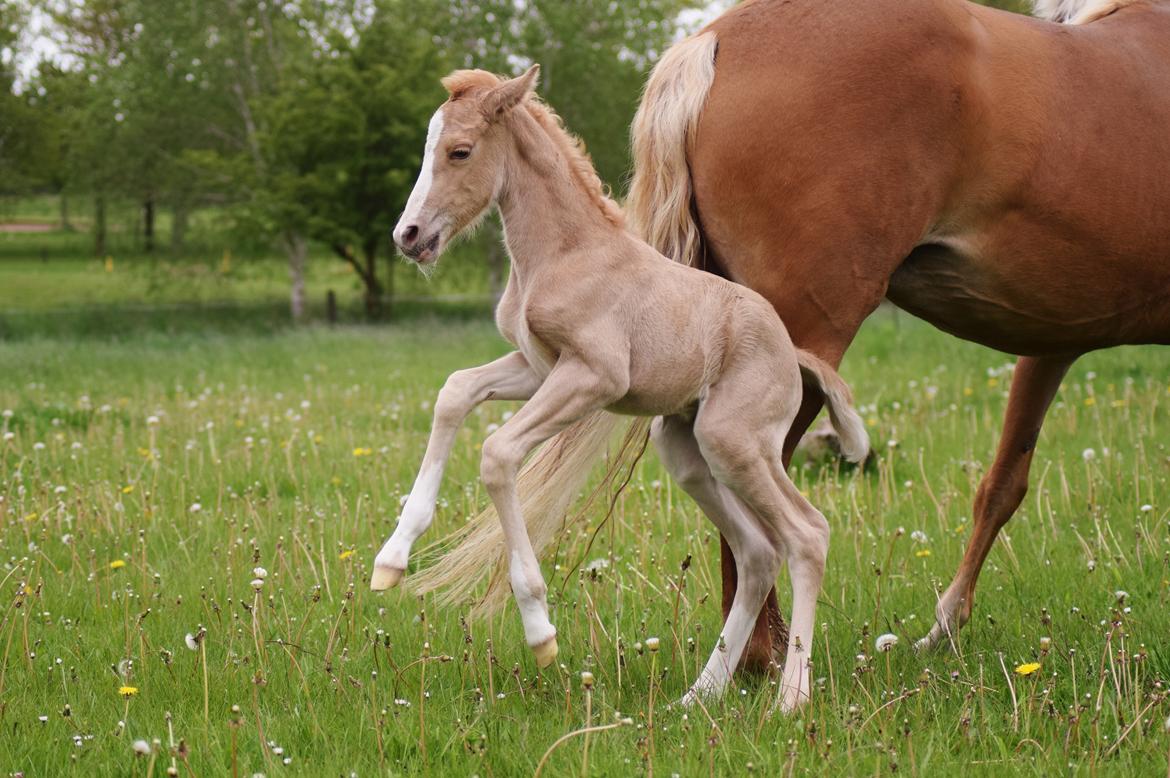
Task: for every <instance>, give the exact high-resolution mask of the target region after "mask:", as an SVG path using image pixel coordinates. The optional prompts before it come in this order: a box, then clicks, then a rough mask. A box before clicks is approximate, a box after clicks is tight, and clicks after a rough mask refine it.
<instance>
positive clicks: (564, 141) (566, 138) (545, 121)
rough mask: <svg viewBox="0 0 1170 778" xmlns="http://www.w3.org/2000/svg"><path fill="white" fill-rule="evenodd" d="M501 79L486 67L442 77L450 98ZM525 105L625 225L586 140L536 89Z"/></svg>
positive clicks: (581, 180) (582, 181) (588, 188)
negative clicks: (575, 132) (537, 93)
mask: <svg viewBox="0 0 1170 778" xmlns="http://www.w3.org/2000/svg"><path fill="white" fill-rule="evenodd" d="M502 83H503V81H502V80H501V79H500V77H499V76H497V75H495V74H494V73H489V72H487V71H486V70H456V71H455V72H454V73H452V74H451V75H449V76H447V77H446V78H444V79H443V86H445V87H446V88H447V91H448V92H449V93H450V94H451V100H459V99H462V98H467V97H478V96H482V93H483V92H486V91H487V90H490V89H492V88H494V87H497V86H499V85H500V84H502ZM523 107H524V109H525V110H526V111H527V112H528V115H529V116H531V117H532V118H533V119H534V120H535V121H536V123H537V125H539V126H540V128H541V129H543V130H544V132H545V134H546V135H548V137H549V139H550V140H551V141H552V142H553V143H554V144H555V145H556V147H557V149H558V150H559V151H560V152H561V154H563V155H564V157H565V159H566V160H568V162H569V171H570V172H571V174H572V177H573V180H574V181H576V182H577V184H578V186H580V187H581V189H582V190H584V192H585V194H587V195H588V196H589V199H590V200H592V201H593V204H594V205H596V206H597V208H598V209H599V210H600V211H601V213H602V214H603V215H604V216H605V218H606V219H608V220H609V221H610V222H611V223H612V224H614V225H616V226H618V227H621V226H623V225H624V224H625V217H624V215H623V214H622V210H621V208H619V207H618V204H617V203H615V202H614V201H613V199H612V198H611V197H610V196H609V193H608V192H607V190H606V187H605V185H604V184H603V183H602V182H601V177H600V176H598V175H597V170H596V169H595V168H594V167H593V160H592V159H590V157H589V153H588V152H587V151H586V150H585V143H584V142H583V141H582V140H581V139H580V138H578V137H577V136H576V135H574V134H572V133H571V132H569V130H568V129H567V128H566V127H565V123H564V121H563V120H562V119H561V117H560V116H558V115H557V113H556V111H554V110H553V109H552V108H551V107H549V105H548V104H547V103H545V102H544V101H543V100H541V99H540V97H538V96H537V95H536V93H535V92H533V93H531V94H529V95H528V97H527V98H526V99H525V100H524V103H523Z"/></svg>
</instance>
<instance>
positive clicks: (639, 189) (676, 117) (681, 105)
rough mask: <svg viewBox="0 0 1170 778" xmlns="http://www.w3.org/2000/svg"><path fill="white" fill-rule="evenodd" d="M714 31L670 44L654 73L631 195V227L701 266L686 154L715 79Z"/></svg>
mask: <svg viewBox="0 0 1170 778" xmlns="http://www.w3.org/2000/svg"><path fill="white" fill-rule="evenodd" d="M715 49H716V40H715V33H714V32H709V31H708V32H702V33H699V34H698V35H694V36H692V37H690V38H687V39H686V40H684V41H682V42H680V43H676V44H675V45H674V46H672V47H670V49H668V50H667V52H666V53H665V54H663V55H662V59H661V60H659V61H658V64H657V65H656V66H655V67H654V72H653V73H651V74H650V80H649V81H648V82H646V91H645V93H644V94H643V95H642V104H641V105H640V106H638V113H637V114H636V115H635V116H634V126H633V129H632V130H631V136H632V141H633V147H634V176H633V180H632V181H631V182H630V195H629V197H628V198H627V200H626V216H627V218H628V219H629V224H630V227H631V228H632V229H633V230H634V232H635V233H637V234H638V235H639V236H640V237H641V238H642V239H643V240H645V241H646V242H647V243H649V244H650V245H651V246H653V247H654V248H656V249H658V250H659V251H661V252H662V253H663V254H665V255H666V256H668V257H670V258H671V259H673V260H675V261H676V262H682V263H683V264H685V265H694V266H698V265H699V264H700V262H701V260H702V254H703V239H702V235H701V233H700V231H699V224H698V221H697V220H696V219H695V214H694V209H693V204H692V199H693V191H692V187H691V171H690V167H689V165H688V164H687V156H688V154H689V152H690V151H691V148H692V145H693V143H694V138H695V131H696V128H697V126H698V123H699V115H700V114H701V113H702V112H703V106H704V105H705V104H706V102H707V93H708V91H710V89H711V83H712V81H714V80H715Z"/></svg>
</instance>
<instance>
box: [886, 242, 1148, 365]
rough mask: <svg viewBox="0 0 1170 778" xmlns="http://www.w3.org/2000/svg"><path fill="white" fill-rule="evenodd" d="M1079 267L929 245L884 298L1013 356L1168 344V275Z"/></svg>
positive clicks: (915, 253)
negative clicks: (1137, 274)
mask: <svg viewBox="0 0 1170 778" xmlns="http://www.w3.org/2000/svg"><path fill="white" fill-rule="evenodd" d="M1074 265H1075V263H1071V262H1070V263H1062V262H1061V261H1060V260H1059V259H1056V258H1052V259H1044V258H1039V257H1037V258H1035V259H1032V258H1025V259H1019V258H1015V259H1013V258H1007V257H998V258H996V259H994V260H993V259H988V258H987V257H983V256H979V255H976V254H973V253H972V254H968V253H964V252H963V251H962V249H961V248H959V247H956V246H951V245H943V244H925V245H922V246H919V247H917V248H916V249H915V250H914V251H913V252H912V253H911V254H910V256H909V257H907V258H906V260H905V261H904V262H903V263H902V265H901V266H899V268H898V270H897V271H895V273H894V275H893V276H892V277H891V278H890V285H889V289H888V291H887V297H888V298H889V299H890V301H891V302H893V303H894V304H895V305H897V306H898V307H900V308H902V309H904V310H906V311H908V312H910V313H912V314H914V315H915V316H918V317H919V318H922V319H925V320H926V321H928V322H930V323H931V324H933V325H934V326H936V327H938V328H939V329H941V330H944V331H946V332H949V333H951V334H953V335H956V336H958V337H960V338H963V339H965V340H971V341H975V342H976V343H981V344H983V345H985V346H990V347H991V348H995V349H999V350H1001V351H1006V352H1008V353H1012V354H1021V355H1029V356H1043V355H1056V354H1075V353H1082V352H1085V351H1091V350H1093V349H1098V348H1105V347H1109V346H1117V345H1121V344H1125V343H1167V342H1170V274H1168V275H1165V276H1163V275H1162V274H1157V275H1155V276H1154V277H1152V278H1147V279H1141V278H1135V277H1133V274H1132V273H1127V272H1125V271H1122V270H1120V269H1118V268H1116V267H1110V266H1108V265H1105V264H1103V263H1102V264H1098V265H1097V266H1096V267H1095V268H1094V272H1092V273H1089V272H1084V271H1076V270H1073V266H1074ZM1080 267H1084V265H1081V266H1080ZM1156 287H1161V289H1160V291H1159V289H1158V288H1156Z"/></svg>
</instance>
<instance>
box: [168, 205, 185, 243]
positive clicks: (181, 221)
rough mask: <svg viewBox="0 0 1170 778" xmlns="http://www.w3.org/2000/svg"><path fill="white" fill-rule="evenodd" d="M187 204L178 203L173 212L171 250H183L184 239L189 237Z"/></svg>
mask: <svg viewBox="0 0 1170 778" xmlns="http://www.w3.org/2000/svg"><path fill="white" fill-rule="evenodd" d="M187 216H188V212H187V204H186V203H182V202H181V203H178V204H177V205H175V207H174V209H173V210H172V213H171V251H172V252H175V253H178V252H180V251H182V250H183V241H184V240H186V239H187Z"/></svg>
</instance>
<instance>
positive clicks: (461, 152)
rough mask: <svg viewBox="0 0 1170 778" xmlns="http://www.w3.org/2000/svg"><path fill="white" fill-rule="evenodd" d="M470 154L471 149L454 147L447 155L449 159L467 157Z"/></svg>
mask: <svg viewBox="0 0 1170 778" xmlns="http://www.w3.org/2000/svg"><path fill="white" fill-rule="evenodd" d="M470 156H471V149H468V148H459V149H454V150H453V151H452V152H451V153H450V154H448V155H447V157H448V158H449V159H467V158H468V157H470Z"/></svg>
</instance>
